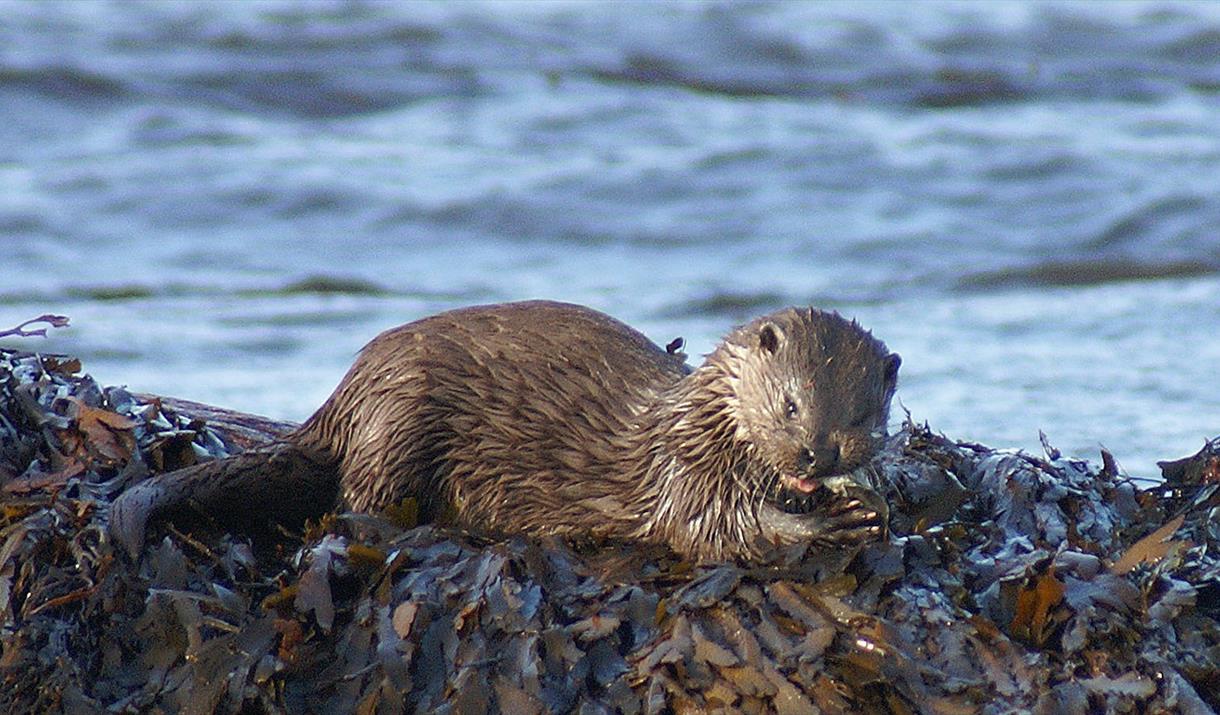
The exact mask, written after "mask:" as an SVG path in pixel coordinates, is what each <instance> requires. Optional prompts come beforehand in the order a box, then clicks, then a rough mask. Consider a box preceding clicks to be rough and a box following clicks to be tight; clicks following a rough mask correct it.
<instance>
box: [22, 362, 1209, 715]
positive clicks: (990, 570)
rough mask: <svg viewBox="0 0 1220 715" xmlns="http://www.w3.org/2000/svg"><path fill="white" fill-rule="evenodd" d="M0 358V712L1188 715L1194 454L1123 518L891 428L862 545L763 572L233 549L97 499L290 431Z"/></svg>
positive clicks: (802, 551) (1117, 498)
mask: <svg viewBox="0 0 1220 715" xmlns="http://www.w3.org/2000/svg"><path fill="white" fill-rule="evenodd" d="M79 371H80V365H79V363H77V362H76V361H74V360H70V359H66V358H62V357H51V356H37V355H31V354H26V353H18V352H12V351H7V352H5V351H0V490H2V491H0V643H2V644H0V710H3V711H6V712H35V711H37V712H56V711H59V712H64V711H66V712H78V711H91V710H93V711H96V710H107V709H108V710H112V711H120V712H121V711H132V712H135V711H140V712H145V711H166V712H178V711H181V712H201V713H204V712H238V711H240V712H272V713H280V712H283V713H308V712H332V711H335V712H360V713H398V712H415V711H438V712H458V713H465V712H477V713H482V712H487V711H503V712H513V713H544V712H571V711H580V712H625V713H644V712H693V711H717V710H719V711H725V712H759V713H764V712H766V713H770V712H776V713H806V712H819V711H821V712H842V711H863V712H900V713H906V712H926V713H963V712H996V713H1000V712H1011V711H1013V710H1027V711H1034V712H1048V713H1049V712H1084V711H1096V712H1131V711H1139V712H1166V711H1172V712H1188V713H1190V712H1199V713H1205V712H1212V711H1213V710H1214V709H1215V708H1216V707H1217V705H1218V704H1220V685H1217V683H1220V627H1218V620H1217V619H1218V618H1220V559H1217V556H1216V554H1217V546H1220V527H1217V526H1216V525H1217V524H1218V523H1220V520H1217V519H1216V518H1215V510H1216V508H1217V505H1218V504H1220V496H1217V494H1216V491H1217V490H1218V489H1220V486H1218V485H1220V479H1217V476H1216V475H1217V474H1220V470H1218V468H1217V465H1220V458H1218V454H1220V441H1216V442H1212V443H1209V444H1208V445H1207V447H1205V449H1204V450H1203V451H1202V452H1200V454H1199V455H1196V457H1195V458H1193V459H1191V460H1180V461H1178V462H1173V463H1166V464H1167V465H1169V466H1165V474H1166V481H1165V482H1164V483H1163V484H1158V485H1156V486H1155V487H1154V488H1151V489H1147V490H1141V489H1139V488H1138V487H1137V486H1136V485H1135V484H1134V483H1132V482H1131V481H1130V480H1128V479H1126V478H1124V477H1123V476H1122V475H1120V474H1118V473H1117V470H1116V469H1115V468H1114V467H1113V464H1114V463H1113V460H1112V459H1108V458H1106V457H1108V455H1106V456H1104V457H1103V460H1102V462H1103V463H1102V466H1101V467H1100V468H1098V467H1095V466H1093V465H1090V464H1088V463H1085V462H1081V461H1077V460H1071V459H1065V458H1063V457H1061V456H1060V455H1059V454H1057V453H1056V452H1055V451H1054V450H1053V449H1050V448H1049V447H1048V449H1047V454H1046V456H1045V457H1035V456H1032V455H1028V454H1022V453H1017V452H1005V451H997V450H991V449H987V448H984V447H981V446H978V445H971V444H967V443H961V442H955V441H952V440H949V439H946V438H944V437H942V436H939V435H936V434H934V433H932V432H931V431H930V430H928V429H927V428H925V427H919V426H916V425H912V424H908V425H906V426H905V427H904V428H903V430H902V431H901V432H900V433H899V434H898V435H896V436H895V437H894V438H893V439H892V440H891V443H890V445H889V446H888V447H887V449H886V450H885V453H884V454H883V455H882V457H881V458H880V459H879V460H878V462H877V463H876V465H875V466H876V471H877V476H878V481H879V483H880V484H881V488H882V489H884V490H886V492H887V497H888V499H889V502H890V504H891V505H892V506H893V508H892V518H891V528H892V532H893V533H892V534H891V535H890V537H889V538H888V539H887V540H885V541H884V542H881V543H877V544H872V545H869V546H866V547H861V548H857V549H854V550H850V551H833V552H827V551H825V550H820V549H817V548H813V547H806V548H796V549H790V550H788V551H787V552H784V553H777V554H776V555H775V557H774V559H773V560H772V561H771V562H769V563H766V564H761V565H759V564H720V565H711V566H701V567H695V566H692V565H691V564H689V563H686V562H683V561H681V560H680V559H678V558H676V557H674V556H673V555H672V554H671V553H669V552H668V551H666V550H664V549H662V548H654V547H646V548H640V546H639V545H631V544H567V543H563V542H560V541H534V540H528V539H524V538H514V539H509V540H507V541H491V540H487V539H485V538H482V537H480V536H478V535H471V534H465V533H460V532H455V531H449V530H443V529H438V528H434V527H431V526H427V525H425V526H415V525H414V524H411V523H409V522H410V518H411V517H410V509H409V508H408V509H403V510H402V512H401V513H399V514H397V515H396V518H397V523H392V521H388V520H386V519H382V518H377V517H371V516H367V515H359V514H335V515H329V516H327V517H325V518H323V519H322V520H321V521H320V522H319V523H316V524H312V525H310V526H309V527H307V528H306V530H305V531H304V533H301V534H293V533H283V534H280V535H278V536H275V537H267V538H265V539H262V540H260V541H258V542H256V543H253V544H251V543H248V542H247V541H246V540H245V539H244V537H242V536H240V535H230V534H225V533H223V532H222V531H220V530H218V529H215V528H209V527H208V525H207V524H200V525H198V526H197V528H192V529H191V530H190V531H189V532H186V531H183V530H180V529H179V528H175V527H174V526H172V525H161V526H160V527H159V529H160V531H158V532H156V536H157V538H154V539H152V540H151V541H150V544H149V546H148V547H147V548H146V549H145V552H144V554H143V556H142V558H141V559H140V561H139V562H138V563H135V564H133V563H130V562H129V561H128V560H127V559H125V558H123V557H122V556H121V555H120V554H119V553H118V551H116V550H115V549H114V548H113V546H112V545H111V544H110V543H109V542H108V541H107V539H106V537H105V535H104V534H105V528H104V527H105V518H106V507H107V505H108V503H109V501H110V499H111V498H112V497H113V496H114V494H116V493H117V492H118V491H120V490H121V489H122V488H124V487H125V486H127V485H128V484H130V483H133V482H134V481H137V480H139V479H142V478H144V477H145V476H147V475H148V474H150V473H155V472H160V471H165V470H169V469H175V468H179V467H182V466H187V465H189V464H191V463H194V461H195V460H199V459H210V458H215V457H219V456H223V455H225V454H227V453H230V452H233V451H237V450H240V449H244V448H246V447H249V446H250V445H253V444H257V443H258V442H260V441H266V440H269V439H272V438H274V437H275V436H276V435H278V434H282V433H283V432H284V431H286V430H288V429H290V428H291V425H290V424H288V423H281V422H275V421H271V420H265V419H262V418H256V417H253V416H250V415H241V414H239V413H232V412H227V411H224V410H220V409H217V408H212V407H208V406H205V405H196V404H192V403H184V402H180V401H174V400H169V399H164V398H154V397H150V396H137V395H132V394H130V393H128V392H126V391H124V390H121V389H116V388H107V389H102V388H101V387H99V386H98V385H97V384H96V383H95V382H94V381H93V380H92V379H91V378H89V377H88V376H86V375H81V374H79Z"/></svg>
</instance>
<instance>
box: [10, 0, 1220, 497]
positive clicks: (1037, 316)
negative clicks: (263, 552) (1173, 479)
mask: <svg viewBox="0 0 1220 715" xmlns="http://www.w3.org/2000/svg"><path fill="white" fill-rule="evenodd" d="M0 117H3V121H2V122H0V247H2V251H0V327H8V326H10V325H13V324H16V323H18V322H20V321H21V320H24V319H26V318H29V317H33V316H34V315H38V314H40V313H44V312H57V313H63V314H66V315H69V316H71V318H72V327H71V328H70V329H68V330H61V331H57V332H56V333H54V335H53V337H52V338H51V339H48V340H45V341H38V340H20V341H15V340H7V341H5V344H8V345H13V344H16V345H21V346H23V347H29V348H34V347H37V348H39V349H46V350H50V351H63V352H71V353H75V354H78V355H80V356H82V357H83V358H84V359H85V361H86V367H87V368H88V369H89V370H90V371H91V372H93V373H94V374H95V375H96V376H97V377H98V378H99V379H100V380H102V381H103V382H105V383H108V384H126V385H129V386H130V387H131V388H133V389H136V390H142V391H149V392H154V393H162V394H171V395H176V396H180V397H186V398H191V399H197V400H201V401H205V402H211V403H215V404H219V405H224V406H228V407H232V408H235V409H241V410H247V411H251V412H258V413H263V414H268V415H272V416H275V417H282V418H289V419H302V418H304V417H305V416H307V415H308V414H309V413H310V412H311V411H312V410H313V409H314V408H315V407H316V406H317V405H319V404H320V403H321V402H322V400H323V399H324V398H325V397H326V395H327V394H329V393H330V391H331V389H333V387H334V385H335V384H336V383H337V382H338V380H339V378H340V377H341V376H342V374H343V372H344V370H345V369H346V367H347V365H348V364H349V363H350V361H351V358H352V355H353V354H354V352H355V351H356V350H357V349H358V348H359V347H360V345H362V344H363V343H364V342H366V341H367V340H368V339H369V338H371V337H372V336H374V335H375V334H376V333H377V332H379V331H380V330H382V329H384V328H387V327H390V326H393V325H397V324H399V323H402V322H406V321H408V320H411V319H414V318H417V317H421V316H423V315H426V314H429V313H433V312H436V311H439V310H443V309H446V308H450V307H455V306H459V305H466V304H471V303H478V302H489V301H501V300H512V299H521V298H529V297H549V298H555V299H562V300H569V301H574V302H579V303H585V304H589V305H592V306H594V307H597V308H600V309H603V310H607V311H609V312H611V313H613V314H614V315H616V316H618V317H620V318H622V319H624V320H626V321H627V322H629V323H631V324H633V325H635V326H637V327H639V328H640V329H642V330H644V331H645V332H646V333H647V334H649V335H650V336H651V337H653V338H654V340H656V341H659V342H662V343H663V342H667V341H668V340H670V339H671V338H673V337H675V336H677V335H683V336H685V337H686V338H687V341H688V352H691V354H693V355H697V354H699V353H702V352H706V351H708V350H710V349H711V347H712V346H713V345H714V344H715V341H716V339H717V338H718V336H719V335H721V334H723V333H724V332H725V331H727V330H728V329H729V327H730V326H731V325H733V324H734V323H736V322H740V321H742V320H745V319H747V318H749V317H752V316H754V315H756V314H760V313H762V312H765V311H767V310H770V309H772V308H774V307H778V306H781V305H784V304H797V303H812V304H816V305H819V306H823V307H828V308H835V309H838V310H840V311H842V312H844V313H846V314H850V315H853V316H856V317H857V318H859V319H860V321H861V322H863V323H864V324H865V325H867V326H869V327H870V328H871V329H872V330H873V331H874V333H876V334H877V335H878V336H880V337H881V338H882V339H884V340H885V341H886V342H887V343H888V344H889V345H890V347H891V348H893V349H894V350H896V351H898V352H900V353H901V354H902V355H903V357H904V363H903V375H902V384H901V387H900V389H899V399H900V401H901V407H900V408H899V409H897V410H896V411H895V412H896V416H901V413H902V409H906V410H909V411H910V413H911V415H912V416H913V417H914V418H915V419H917V420H920V421H924V420H926V421H927V422H929V423H930V424H931V425H932V426H933V427H934V428H936V429H939V430H942V431H944V432H946V433H948V434H950V435H951V436H954V437H957V438H961V439H970V440H975V441H979V442H983V443H986V444H988V445H991V446H1009V447H1022V448H1027V449H1037V445H1038V430H1039V429H1041V430H1044V431H1045V432H1046V433H1047V434H1048V435H1049V436H1050V439H1051V441H1052V442H1053V443H1054V444H1055V445H1056V446H1058V447H1060V448H1061V449H1063V450H1064V451H1065V452H1067V453H1069V454H1076V455H1080V456H1085V457H1090V458H1096V455H1097V449H1098V447H1099V445H1105V446H1107V447H1108V448H1109V449H1111V450H1112V451H1113V452H1114V453H1115V455H1116V457H1117V458H1118V460H1119V462H1120V464H1121V465H1122V466H1123V467H1124V468H1125V469H1126V470H1127V471H1129V472H1130V473H1131V474H1133V475H1136V476H1155V475H1156V474H1158V470H1157V469H1156V467H1155V465H1154V462H1155V460H1157V459H1164V458H1170V457H1176V456H1180V455H1183V454H1186V453H1189V452H1192V451H1194V450H1195V449H1197V447H1198V446H1199V445H1200V444H1201V443H1202V441H1203V439H1204V438H1206V437H1209V436H1214V435H1216V434H1220V393H1218V391H1217V390H1216V387H1215V375H1216V371H1217V367H1218V366H1220V340H1218V339H1217V338H1216V331H1217V328H1218V327H1220V236H1218V235H1217V230H1218V229H1217V227H1218V226H1220V197H1218V193H1217V187H1218V186H1220V6H1217V5H1215V4H1202V3H1198V4H1179V3H1165V2H1139V3H1093V4H1066V3H1018V2H1012V3H1001V2H989V3H969V4H957V3H935V4H933V3H861V2H851V3H816V4H815V3H802V4H786V3H785V4H780V3H751V4H731V5H727V4H723V5H722V4H702V3H700V4H696V3H676V4H660V3H646V4H638V5H636V4H623V3H614V4H611V3H605V4H594V3H584V2H545V3H536V4H534V3H500V2H487V3H456V4H423V3H412V4H378V3H365V2H344V3H308V4H306V3H298V2H276V3H197V4H196V3H161V2H158V3H151V2H150V3H113V4H112V3H97V2H67V3H52V2H38V3H34V2H0Z"/></svg>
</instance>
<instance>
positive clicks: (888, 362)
mask: <svg viewBox="0 0 1220 715" xmlns="http://www.w3.org/2000/svg"><path fill="white" fill-rule="evenodd" d="M901 366H902V356H900V355H899V354H898V353H890V354H889V355H887V356H886V358H885V384H886V385H889V387H890V389H891V390H892V389H894V386H895V385H897V384H898V368H899V367H901Z"/></svg>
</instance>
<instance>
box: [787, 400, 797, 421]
mask: <svg viewBox="0 0 1220 715" xmlns="http://www.w3.org/2000/svg"><path fill="white" fill-rule="evenodd" d="M797 412H798V410H797V409H796V401H795V400H793V399H792V398H791V397H787V398H784V415H785V416H787V418H788V419H790V420H794V419H796V415H797Z"/></svg>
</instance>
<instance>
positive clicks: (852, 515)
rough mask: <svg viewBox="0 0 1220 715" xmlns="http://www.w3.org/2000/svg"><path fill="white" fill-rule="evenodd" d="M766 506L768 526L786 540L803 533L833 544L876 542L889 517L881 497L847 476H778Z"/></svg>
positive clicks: (862, 483) (854, 477)
mask: <svg viewBox="0 0 1220 715" xmlns="http://www.w3.org/2000/svg"><path fill="white" fill-rule="evenodd" d="M767 502H768V505H769V506H771V507H772V508H773V509H774V510H775V511H773V512H772V515H773V516H772V518H770V519H769V520H768V522H769V524H770V526H772V527H773V528H774V529H776V530H777V531H778V532H782V533H787V534H788V535H790V536H798V535H800V534H803V533H806V532H807V534H806V535H808V536H813V537H816V538H819V539H823V540H829V541H836V542H854V541H864V540H870V539H875V538H878V537H880V536H881V535H882V534H884V532H885V528H886V522H887V521H888V517H889V508H888V506H887V505H886V503H885V500H884V499H883V498H882V496H881V495H880V494H879V493H877V492H876V491H875V490H873V489H872V488H871V487H870V486H868V485H867V484H865V483H864V481H863V480H862V479H861V478H860V477H858V476H857V475H855V474H854V473H851V472H848V473H843V474H832V475H830V476H826V477H797V476H788V475H784V476H781V477H780V478H779V479H777V480H776V481H775V484H774V485H772V487H771V490H770V491H769V492H768V494H767ZM776 512H778V513H776Z"/></svg>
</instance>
